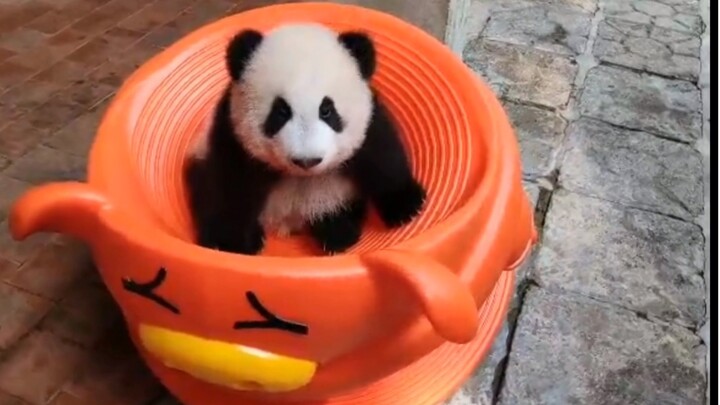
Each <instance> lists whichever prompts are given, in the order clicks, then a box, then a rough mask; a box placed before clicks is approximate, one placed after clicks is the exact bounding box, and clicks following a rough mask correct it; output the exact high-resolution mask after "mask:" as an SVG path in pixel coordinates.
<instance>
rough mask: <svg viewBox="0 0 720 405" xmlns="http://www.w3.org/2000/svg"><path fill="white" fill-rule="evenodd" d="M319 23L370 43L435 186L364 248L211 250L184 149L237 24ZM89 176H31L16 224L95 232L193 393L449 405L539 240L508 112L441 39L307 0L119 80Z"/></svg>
mask: <svg viewBox="0 0 720 405" xmlns="http://www.w3.org/2000/svg"><path fill="white" fill-rule="evenodd" d="M299 21H314V22H320V23H324V24H327V25H329V26H331V27H333V28H335V29H339V30H340V29H342V30H345V29H362V30H366V31H367V32H369V33H370V34H371V35H372V36H373V38H374V39H375V41H376V44H377V48H378V56H379V60H378V63H379V65H378V66H379V67H378V73H377V76H376V79H375V82H374V85H375V86H376V88H377V90H378V91H379V93H380V96H381V97H382V98H383V99H384V100H385V102H386V104H387V105H388V107H389V109H390V111H391V113H392V114H393V116H394V117H395V118H396V120H397V121H398V124H399V127H400V129H401V133H402V136H403V137H404V140H405V141H406V144H407V146H408V149H409V153H410V155H411V158H412V161H413V170H414V171H415V172H416V174H417V176H418V178H419V179H420V181H421V182H422V183H423V184H424V185H425V186H426V188H427V189H428V192H429V200H428V203H427V206H426V209H425V210H424V211H423V213H422V214H421V215H420V216H419V217H418V218H417V219H416V220H415V221H413V222H412V223H411V224H410V225H408V226H406V227H403V228H401V229H398V230H387V229H384V228H383V227H382V225H380V222H379V221H378V220H377V219H376V218H375V219H372V218H371V220H370V221H369V222H368V224H367V226H366V230H365V232H364V236H363V237H362V239H361V241H360V243H359V244H358V245H356V246H355V247H354V248H353V249H352V250H351V251H350V252H348V253H347V254H343V255H338V256H333V257H323V256H320V255H318V254H317V253H316V252H314V251H312V250H311V248H309V247H308V246H309V244H308V241H307V240H306V239H304V238H302V237H292V238H289V239H271V240H270V241H269V242H268V245H267V247H266V249H265V251H264V252H263V253H262V255H259V256H243V255H235V254H229V253H222V252H217V251H212V250H208V249H203V248H200V247H198V246H196V245H194V244H193V243H191V241H190V235H191V228H190V220H189V217H188V212H187V208H186V200H185V196H184V190H183V184H182V179H181V172H182V165H183V156H184V154H185V152H186V150H187V148H188V147H189V145H190V142H191V140H192V139H193V137H194V136H196V135H197V134H198V133H199V131H202V130H204V129H205V127H206V124H207V120H208V118H209V117H210V115H211V112H212V108H213V106H214V104H215V102H216V101H217V100H218V97H219V96H220V93H221V91H222V89H223V87H224V86H225V85H226V83H227V81H228V78H227V77H226V73H225V68H224V60H223V55H224V47H225V44H226V43H227V41H228V39H229V38H230V36H231V35H232V34H234V33H236V32H237V31H239V30H240V29H242V28H247V27H252V28H255V29H259V30H266V29H268V28H270V27H274V26H276V25H279V24H283V23H288V22H299ZM88 176H89V179H88V182H87V183H56V184H48V185H44V186H40V187H37V188H35V189H33V190H30V191H29V192H28V193H27V194H25V195H24V196H22V197H21V198H20V199H19V200H18V201H17V202H16V204H15V205H14V207H13V209H12V212H11V218H10V225H11V229H12V233H13V235H14V236H15V237H16V238H18V239H23V238H25V237H27V236H28V235H30V234H32V233H34V232H39V231H52V232H62V233H66V234H69V235H74V236H76V237H79V238H82V239H84V240H85V241H87V242H88V243H89V244H90V245H91V246H92V249H93V255H94V257H95V260H96V263H97V266H98V268H99V270H100V272H101V274H102V277H103V280H104V282H105V283H106V284H107V286H108V288H109V290H110V292H111V293H112V295H113V297H114V299H115V300H116V301H117V302H118V303H119V305H120V307H121V308H122V311H123V314H124V316H125V319H126V321H127V323H128V325H129V328H130V331H131V334H132V338H133V340H134V342H135V344H136V345H137V347H138V348H139V350H140V352H141V354H142V356H143V357H144V358H145V360H146V361H147V363H148V364H149V366H150V367H151V369H152V370H153V372H154V373H155V374H156V375H157V376H158V377H159V378H160V379H161V381H162V382H163V383H164V384H165V385H166V386H167V387H168V388H169V389H170V390H171V391H172V392H173V393H174V394H175V395H176V396H177V397H178V398H179V399H180V400H181V401H182V402H183V403H185V404H189V405H229V404H242V405H259V404H282V403H286V402H293V403H296V404H302V405H310V404H325V405H350V404H356V405H398V404H403V405H435V404H438V403H441V402H442V401H443V400H445V399H447V398H448V397H449V396H450V395H451V394H452V393H453V392H454V391H455V390H456V389H458V388H459V387H460V385H461V384H462V383H463V382H464V380H465V379H466V378H467V377H468V376H469V374H470V373H471V372H472V370H473V369H474V368H475V367H476V366H477V364H478V362H479V361H480V360H481V359H482V358H483V357H484V355H485V353H486V352H487V350H488V349H489V347H490V346H491V344H492V342H493V340H494V338H495V336H496V334H497V332H498V330H499V327H500V325H501V324H502V321H503V319H504V318H505V312H506V309H507V305H508V302H509V300H510V298H511V296H512V293H513V290H514V272H513V271H512V270H513V269H514V268H515V267H516V266H517V265H518V264H519V263H520V262H521V261H522V260H523V258H524V257H525V255H526V254H527V252H528V251H529V250H530V248H531V246H532V244H533V242H534V241H535V237H536V236H535V230H534V229H535V228H534V224H533V218H532V208H531V205H530V204H529V201H528V198H527V197H526V195H525V193H524V191H523V188H522V184H521V167H520V157H519V153H518V147H517V144H516V139H515V137H514V135H513V131H512V129H511V127H510V125H509V123H508V120H507V117H506V115H505V113H504V111H503V109H502V108H501V106H500V104H499V103H498V101H497V100H496V98H495V97H494V95H493V94H492V92H491V91H490V90H489V89H488V88H487V87H486V86H485V85H484V84H483V83H481V82H480V81H479V80H478V79H476V77H475V76H474V75H473V73H472V72H470V71H469V70H468V69H467V68H466V67H465V66H464V65H463V63H462V62H461V61H460V60H459V59H458V58H457V57H456V56H455V55H453V54H452V53H451V52H450V51H449V50H448V49H447V48H446V47H444V46H443V45H442V44H441V43H440V42H438V41H436V40H435V39H433V38H432V37H430V36H429V35H427V34H425V33H424V32H422V31H421V30H420V29H418V28H415V27H413V26H411V25H409V24H407V23H405V22H403V21H400V20H398V19H396V18H394V17H392V16H389V15H386V14H383V13H380V12H376V11H371V10H368V9H364V8H359V7H355V6H346V5H337V4H327V3H302V4H285V5H279V6H271V7H266V8H260V9H255V10H252V11H249V12H245V13H241V14H238V15H235V16H231V17H228V18H225V19H222V20H220V21H218V22H215V23H212V24H210V25H208V26H206V27H203V28H201V29H199V30H197V31H196V32H194V33H192V34H190V35H189V36H187V37H185V38H183V39H182V40H180V41H179V42H177V43H176V44H174V45H173V46H171V47H170V48H168V49H167V50H165V51H164V52H162V53H161V54H159V55H157V56H156V57H154V58H153V59H151V60H150V61H149V62H147V63H146V64H145V65H144V66H142V67H141V68H140V69H139V70H138V71H137V72H136V73H135V74H133V75H132V76H131V77H130V78H129V79H128V80H127V82H126V83H125V84H124V85H123V87H122V88H121V89H120V91H119V92H118V94H117V96H116V97H115V99H114V101H113V103H112V104H111V106H110V107H109V108H108V110H107V113H106V115H105V117H104V119H103V121H102V123H101V125H100V128H99V131H98V134H97V138H96V141H95V144H94V146H93V148H92V152H91V156H90V162H89V167H88Z"/></svg>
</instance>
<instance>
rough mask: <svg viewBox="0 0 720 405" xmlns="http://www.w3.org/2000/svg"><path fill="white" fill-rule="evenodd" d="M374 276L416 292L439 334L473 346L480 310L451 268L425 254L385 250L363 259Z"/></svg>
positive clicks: (415, 294)
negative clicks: (386, 278)
mask: <svg viewBox="0 0 720 405" xmlns="http://www.w3.org/2000/svg"><path fill="white" fill-rule="evenodd" d="M362 261H363V262H364V263H365V265H366V266H368V268H369V269H370V270H371V271H372V272H380V273H384V274H386V275H389V276H391V277H392V278H393V279H395V280H396V281H398V282H400V283H401V284H404V286H405V288H407V289H408V290H410V291H411V292H412V295H413V296H414V297H415V298H416V299H417V301H418V303H419V304H420V306H421V307H422V309H423V312H424V313H425V316H427V318H428V320H429V321H430V324H432V326H433V328H434V329H435V331H436V332H437V333H438V335H440V336H441V337H443V338H444V339H446V340H448V341H450V342H454V343H467V342H470V341H471V340H472V339H473V338H474V337H475V335H476V333H477V329H478V308H477V304H476V303H475V299H474V298H473V296H472V294H471V293H470V290H469V289H468V287H467V286H465V285H463V284H462V283H461V281H460V279H459V278H458V277H457V276H456V275H455V274H454V273H453V272H451V271H450V270H449V269H448V268H447V267H445V266H443V265H441V264H440V263H438V262H436V261H435V260H432V259H430V258H428V257H426V256H423V255H422V254H418V253H409V252H402V251H394V250H382V251H378V252H373V253H368V254H367V255H363V257H362Z"/></svg>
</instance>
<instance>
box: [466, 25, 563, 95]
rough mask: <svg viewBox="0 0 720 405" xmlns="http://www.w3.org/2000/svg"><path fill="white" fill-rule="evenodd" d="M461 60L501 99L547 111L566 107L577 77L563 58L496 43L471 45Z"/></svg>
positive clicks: (548, 53)
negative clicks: (552, 108)
mask: <svg viewBox="0 0 720 405" xmlns="http://www.w3.org/2000/svg"><path fill="white" fill-rule="evenodd" d="M463 56H464V59H465V61H466V63H467V64H468V65H469V66H470V67H471V68H472V69H473V70H474V71H475V72H477V73H478V74H480V75H481V76H482V77H483V78H484V79H485V80H486V81H487V82H488V83H489V84H490V86H491V87H492V88H493V90H494V91H495V92H496V93H497V94H498V95H500V96H501V97H504V98H509V99H511V100H520V101H527V102H532V103H536V104H540V105H544V106H547V107H562V106H564V105H565V104H567V102H568V99H569V98H570V93H571V91H572V85H573V81H574V79H575V74H576V73H577V65H576V63H575V62H574V61H573V60H571V59H570V58H569V57H567V56H562V55H557V54H554V53H550V52H544V51H539V50H536V49H533V48H530V47H526V46H522V45H512V44H506V43H501V42H497V41H489V40H483V39H476V40H474V41H471V42H470V43H469V44H468V45H467V46H466V47H465V51H464V52H463Z"/></svg>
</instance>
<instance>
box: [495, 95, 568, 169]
mask: <svg viewBox="0 0 720 405" xmlns="http://www.w3.org/2000/svg"><path fill="white" fill-rule="evenodd" d="M505 110H506V111H507V114H508V117H509V118H510V122H511V124H512V125H513V128H514V129H515V135H516V136H517V138H518V142H519V144H520V153H521V155H522V164H523V173H524V174H525V176H527V177H531V178H535V177H539V176H544V175H547V174H549V173H550V172H551V171H552V170H553V168H554V166H555V164H554V163H555V159H556V157H557V154H558V151H559V149H560V145H561V143H562V139H563V134H564V132H565V127H566V123H565V120H564V119H562V118H561V117H560V115H559V114H558V113H556V112H552V111H548V110H544V109H540V108H536V107H530V106H526V105H522V104H515V103H510V102H507V103H505Z"/></svg>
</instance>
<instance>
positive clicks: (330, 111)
mask: <svg viewBox="0 0 720 405" xmlns="http://www.w3.org/2000/svg"><path fill="white" fill-rule="evenodd" d="M318 116H319V117H320V119H321V120H323V121H324V122H325V123H326V124H328V126H329V127H330V128H332V129H333V131H335V132H338V133H339V132H342V130H343V126H344V124H343V121H342V118H341V117H340V114H338V112H337V110H336V109H335V102H334V101H333V100H332V99H331V98H330V97H324V98H323V100H322V102H321V103H320V108H319V109H318Z"/></svg>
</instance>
